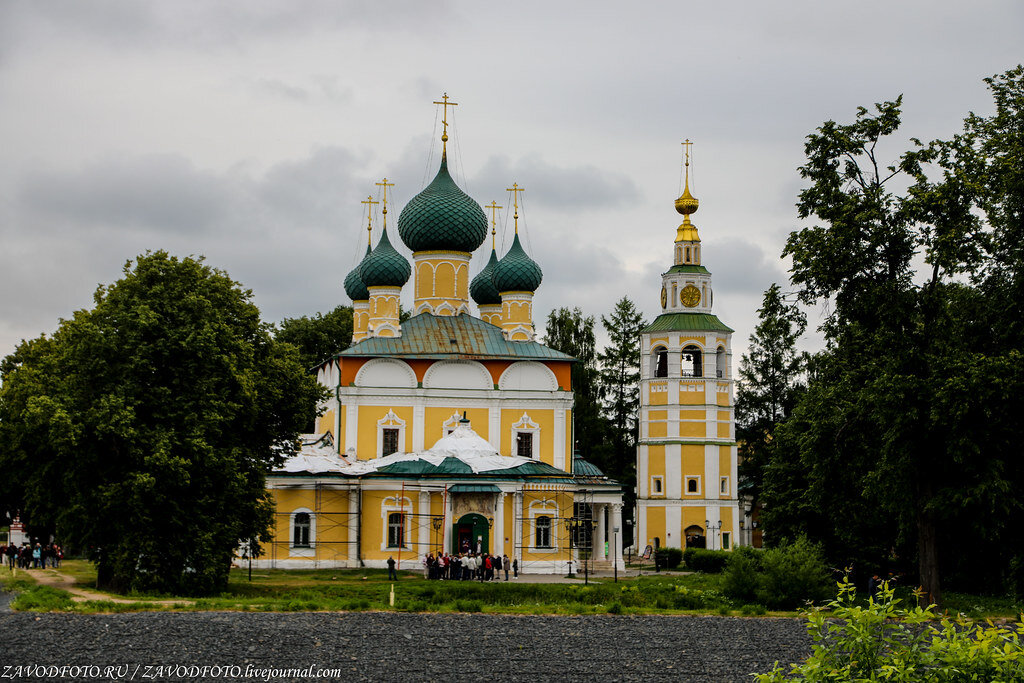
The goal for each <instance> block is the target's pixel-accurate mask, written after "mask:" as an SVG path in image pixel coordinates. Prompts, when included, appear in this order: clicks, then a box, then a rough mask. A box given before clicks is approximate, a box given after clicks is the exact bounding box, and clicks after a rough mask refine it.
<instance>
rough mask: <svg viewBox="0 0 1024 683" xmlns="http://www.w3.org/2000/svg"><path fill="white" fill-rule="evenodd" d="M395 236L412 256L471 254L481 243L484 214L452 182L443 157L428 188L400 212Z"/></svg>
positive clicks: (484, 221) (484, 231) (485, 224)
mask: <svg viewBox="0 0 1024 683" xmlns="http://www.w3.org/2000/svg"><path fill="white" fill-rule="evenodd" d="M398 234H399V236H400V237H401V238H402V241H403V242H405V246H407V247H409V248H410V249H412V250H413V252H417V251H463V252H473V251H475V250H476V249H477V247H479V246H480V245H481V244H483V243H484V239H486V238H487V217H486V216H484V210H483V209H481V208H480V205H479V204H477V203H476V202H475V201H473V198H472V197H470V196H469V195H468V194H466V193H465V192H463V191H462V190H460V189H459V186H458V185H456V184H455V181H454V180H452V177H451V176H450V175H449V174H448V158H447V157H444V156H443V157H441V168H440V170H438V172H437V175H436V176H435V177H434V179H433V180H432V181H431V182H430V184H429V185H427V186H426V188H424V189H423V191H422V192H420V193H419V194H418V195H416V196H415V197H413V198H412V199H411V200H409V203H408V204H406V205H405V207H404V208H403V209H402V213H401V215H399V217H398Z"/></svg>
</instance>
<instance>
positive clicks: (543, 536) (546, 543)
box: [534, 515, 552, 548]
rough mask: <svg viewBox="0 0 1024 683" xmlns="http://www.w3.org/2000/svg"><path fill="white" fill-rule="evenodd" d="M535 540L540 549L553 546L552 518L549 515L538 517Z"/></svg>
mask: <svg viewBox="0 0 1024 683" xmlns="http://www.w3.org/2000/svg"><path fill="white" fill-rule="evenodd" d="M534 539H535V540H536V543H537V547H538V548H550V547H552V546H551V518H550V517H548V516H547V515H541V516H540V517H537V521H536V528H535V530H534Z"/></svg>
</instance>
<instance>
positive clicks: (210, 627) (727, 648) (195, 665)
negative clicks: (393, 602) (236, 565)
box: [0, 611, 810, 683]
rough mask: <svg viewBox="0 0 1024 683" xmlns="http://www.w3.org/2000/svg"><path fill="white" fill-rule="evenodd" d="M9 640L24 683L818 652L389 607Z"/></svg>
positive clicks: (734, 661) (777, 629)
mask: <svg viewBox="0 0 1024 683" xmlns="http://www.w3.org/2000/svg"><path fill="white" fill-rule="evenodd" d="M0 643H2V646H0V678H8V679H9V678H14V679H15V680H285V681H292V680H294V681H311V680H313V681H315V680H344V681H383V680H392V681H393V680H396V679H399V678H403V679H404V678H406V677H415V679H416V680H424V681H435V680H438V679H439V677H443V679H444V680H488V681H510V680H519V681H528V682H529V683H537V682H541V681H555V680H557V681H645V682H646V681H661V680H666V681H667V680H673V681H749V680H751V679H750V673H751V672H753V671H759V672H764V671H767V670H769V669H770V668H771V666H772V664H773V662H775V661H776V660H779V661H781V662H783V663H786V662H792V661H797V660H799V659H802V658H803V657H806V656H807V654H808V653H809V652H810V639H809V637H808V635H807V631H806V630H805V628H804V626H803V623H802V622H801V621H799V620H796V619H740V618H729V617H658V616H643V617H635V616H611V615H609V616H586V617H562V616H507V615H486V614H407V613H380V612H362V613H324V612H313V613H290V614H273V613H248V612H187V613H152V612H140V613H128V614H95V615H75V614H36V613H27V612H17V613H16V612H9V611H7V612H2V613H0ZM204 666H206V667H209V668H207V669H205V670H204V669H202V668H201V667H204ZM13 667H33V668H22V669H15V668H13ZM59 667H68V668H66V669H60V668H59ZM72 667H96V668H95V669H93V668H79V669H77V670H75V669H73V668H72ZM217 667H219V668H220V669H219V670H218V669H217ZM289 669H297V670H303V671H302V673H296V672H295V671H288V670H289ZM5 670H6V672H5ZM5 674H6V675H5ZM14 674H19V675H14ZM72 674H75V675H72Z"/></svg>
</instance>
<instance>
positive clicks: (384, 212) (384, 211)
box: [374, 178, 395, 228]
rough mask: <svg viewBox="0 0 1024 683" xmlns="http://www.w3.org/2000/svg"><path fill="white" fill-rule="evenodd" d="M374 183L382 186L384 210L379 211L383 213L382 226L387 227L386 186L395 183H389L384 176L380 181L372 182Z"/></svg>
mask: <svg viewBox="0 0 1024 683" xmlns="http://www.w3.org/2000/svg"><path fill="white" fill-rule="evenodd" d="M374 185H376V186H377V187H383V188H384V197H383V199H384V210H383V211H381V213H382V214H384V227H385V228H387V227H388V188H389V187H394V186H395V184H394V183H389V182H388V179H387V178H385V179H384V180H383V181H382V182H379V183H374Z"/></svg>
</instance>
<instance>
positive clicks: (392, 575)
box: [388, 555, 398, 581]
mask: <svg viewBox="0 0 1024 683" xmlns="http://www.w3.org/2000/svg"><path fill="white" fill-rule="evenodd" d="M388 580H389V581H397V580H398V573H397V572H395V558H394V557H392V556H390V555H389V556H388Z"/></svg>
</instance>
